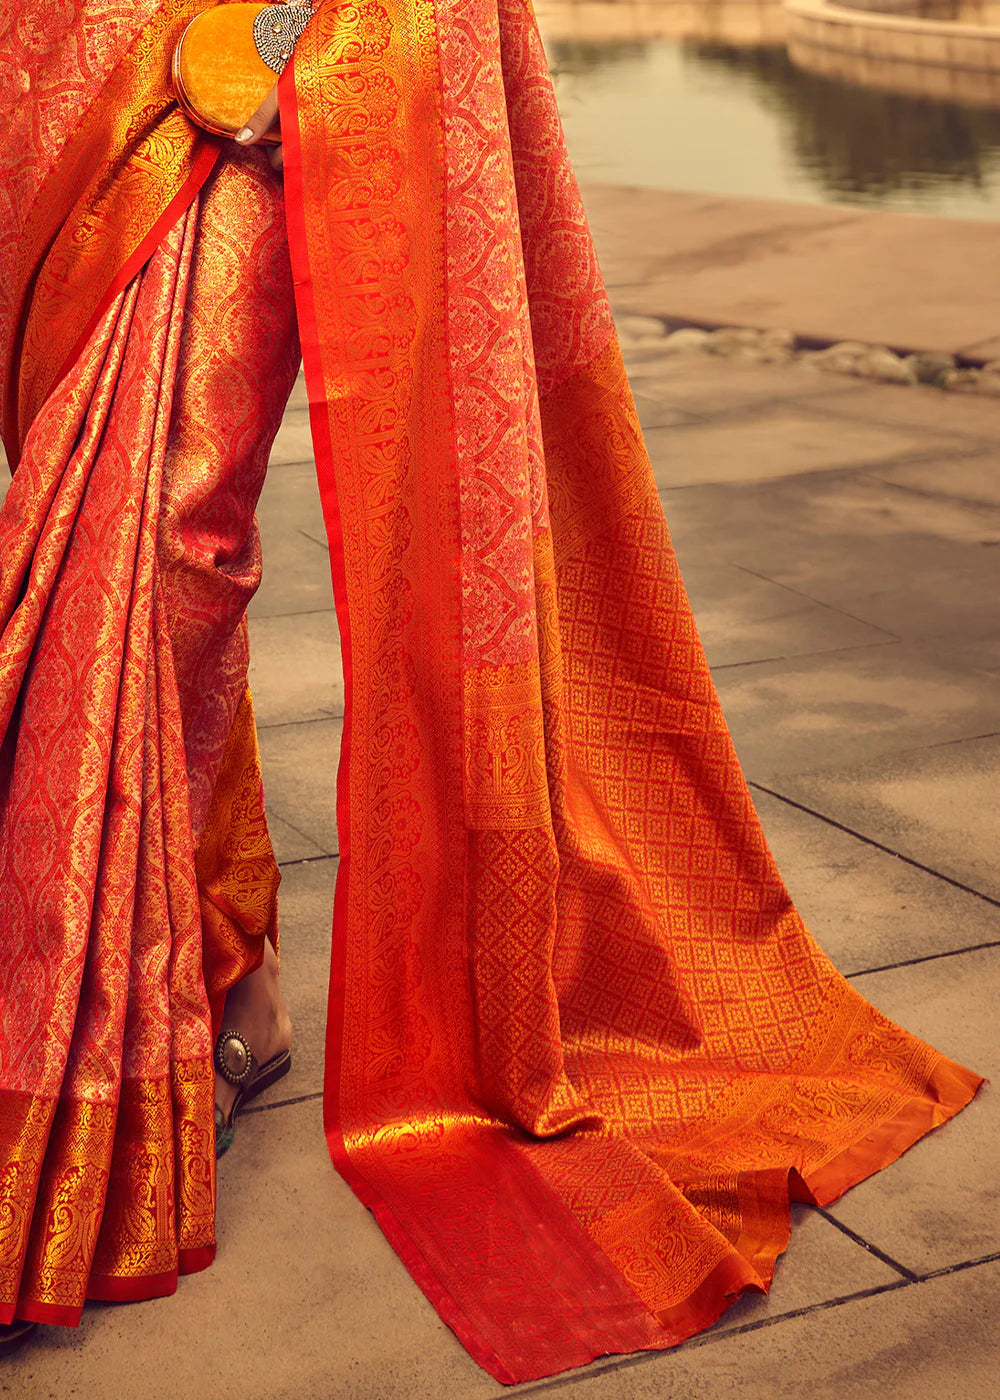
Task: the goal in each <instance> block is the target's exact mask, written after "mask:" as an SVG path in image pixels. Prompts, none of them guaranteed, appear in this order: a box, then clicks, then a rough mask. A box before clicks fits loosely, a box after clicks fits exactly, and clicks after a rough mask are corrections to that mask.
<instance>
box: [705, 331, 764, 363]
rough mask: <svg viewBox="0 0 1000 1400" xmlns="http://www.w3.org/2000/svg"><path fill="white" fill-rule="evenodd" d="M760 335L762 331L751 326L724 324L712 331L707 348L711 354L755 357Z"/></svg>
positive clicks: (737, 357) (735, 357)
mask: <svg viewBox="0 0 1000 1400" xmlns="http://www.w3.org/2000/svg"><path fill="white" fill-rule="evenodd" d="M760 337H761V332H760V331H757V330H753V329H752V327H749V326H723V327H722V328H721V329H720V330H717V331H713V332H712V334H711V336H710V337H709V343H708V346H707V347H706V348H707V349H708V352H709V354H711V355H727V356H730V357H732V358H734V359H742V358H746V359H755V358H756V352H757V348H758V346H759V344H760Z"/></svg>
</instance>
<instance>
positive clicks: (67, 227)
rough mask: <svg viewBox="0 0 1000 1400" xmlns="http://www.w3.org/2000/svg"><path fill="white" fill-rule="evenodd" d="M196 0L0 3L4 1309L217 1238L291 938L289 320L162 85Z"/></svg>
mask: <svg viewBox="0 0 1000 1400" xmlns="http://www.w3.org/2000/svg"><path fill="white" fill-rule="evenodd" d="M205 3H206V0H193V3H178V0H165V3H158V0H139V3H135V4H133V5H131V6H127V7H122V6H120V5H118V4H115V3H111V0H72V3H70V4H67V5H64V6H58V7H48V9H43V10H41V11H34V12H28V11H21V12H18V13H16V14H14V13H12V12H10V11H9V10H8V11H7V12H5V13H4V16H3V20H4V32H3V35H2V47H3V50H4V53H5V54H6V55H8V56H9V58H10V59H11V60H12V74H13V78H14V80H15V86H16V87H19V89H20V91H21V92H22V94H27V95H28V96H26V97H25V100H23V101H21V102H20V103H18V104H17V105H16V107H15V109H14V111H13V112H12V114H11V117H10V130H9V132H8V136H9V141H8V142H7V143H5V152H6V153H7V154H6V164H5V169H4V172H3V176H2V179H0V266H2V268H3V280H2V285H0V325H2V332H0V343H2V347H3V362H2V368H0V373H2V376H3V383H4V397H3V405H4V407H3V437H4V442H5V445H6V447H7V449H8V454H9V457H10V459H11V461H12V463H13V464H14V465H15V466H16V471H15V473H14V478H13V481H12V483H11V485H10V488H9V490H8V493H7V496H6V499H5V501H4V504H3V506H2V508H0V890H2V893H3V900H2V903H3V916H2V919H0V1321H3V1322H7V1321H10V1320H11V1318H12V1317H13V1316H14V1315H15V1314H16V1315H17V1316H19V1317H22V1318H27V1319H36V1320H39V1321H43V1322H49V1323H64V1324H68V1325H73V1324H75V1323H76V1322H77V1321H78V1319H79V1317H80V1313H81V1309H82V1307H83V1304H84V1300H85V1299H86V1298H88V1297H89V1298H100V1299H109V1300H123V1299H137V1298H148V1297H152V1296H156V1295H158V1294H163V1293H168V1292H170V1291H172V1290H173V1288H174V1287H175V1286H176V1280H177V1276H178V1274H179V1273H185V1272H190V1271H192V1270H195V1269H200V1268H204V1267H205V1266H206V1265H207V1264H208V1263H210V1262H211V1260H212V1257H213V1255H214V1251H215V1143H214V1121H213V1109H214V1071H213V1067H212V1058H211V1052H212V1036H213V1028H217V1026H218V1021H219V1017H220V1015H221V1010H222V1005H223V1002H224V998H225V992H226V989H227V987H228V986H229V985H231V984H232V982H233V981H235V980H236V979H237V978H239V977H241V976H243V975H244V974H245V973H246V972H247V971H249V970H250V969H251V968H253V967H254V966H255V964H256V963H257V962H259V960H260V958H261V956H262V953H263V940H264V938H265V937H270V938H272V940H276V937H277V925H276V906H275V897H276V891H277V884H278V871H277V866H276V864H275V861H274V856H273V852H272V851H271V847H270V843H269V841H268V839H267V827H266V821H265V818H264V810H263V794H262V787H261V776H260V763H259V757H258V754H257V744H256V732H255V726H254V721H253V711H252V704H251V701H250V698H249V693H248V691H247V657H248V652H247V629H246V618H245V613H246V607H247V604H248V602H249V599H250V597H251V596H252V594H253V591H254V589H255V588H256V586H257V583H258V581H259V576H260V549H259V539H258V535H257V529H256V524H255V521H254V505H255V502H256V499H257V496H258V494H259V491H260V487H261V484H262V482H263V475H264V469H265V466H266V462H267V457H268V452H269V449H270V444H271V441H272V439H273V437H274V433H275V431H276V430H277V426H278V423H279V421H280V416H281V412H282V409H283V407H284V403H285V400H286V399H287V396H288V392H289V390H290V387H291V383H292V379H293V377H294V374H295V372H296V368H297V363H298V348H297V342H296V337H295V330H294V319H293V308H292V292H291V280H290V268H289V266H288V257H287V245H286V240H285V234H284V220H283V214H282V206H281V198H280V190H279V187H278V184H277V181H276V180H275V178H274V176H273V173H272V172H271V171H270V169H269V168H268V166H267V162H266V160H264V159H262V158H261V157H260V156H259V155H257V156H253V157H251V156H249V155H246V156H243V157H240V158H239V159H238V160H237V159H235V158H230V157H227V156H225V155H223V154H222V148H221V146H220V145H218V144H217V143H213V142H209V141H206V140H204V139H203V138H202V137H201V136H200V134H199V133H197V132H196V131H195V129H194V128H193V127H191V126H190V124H189V123H188V122H187V121H186V120H185V119H183V118H180V117H179V115H178V113H177V110H176V104H175V103H174V101H173V99H172V97H171V93H170V86H169V59H170V54H171V52H172V49H173V45H174V43H175V41H176V38H177V35H178V33H179V29H180V27H181V26H182V25H183V24H184V23H185V22H186V20H187V19H188V18H190V16H191V15H192V14H194V13H195V12H196V11H197V10H198V9H200V8H204V4H205Z"/></svg>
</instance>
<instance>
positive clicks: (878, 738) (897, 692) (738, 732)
mask: <svg viewBox="0 0 1000 1400" xmlns="http://www.w3.org/2000/svg"><path fill="white" fill-rule="evenodd" d="M715 681H716V686H717V688H718V691H719V695H720V697H721V699H722V706H723V709H724V711H725V713H726V717H727V719H728V721H729V726H730V729H731V731H732V734H733V738H734V739H735V741H736V747H737V749H738V750H739V753H740V757H741V760H742V762H743V764H744V766H745V767H746V768H747V770H748V771H749V773H750V775H751V776H752V777H754V778H756V779H757V780H758V781H759V782H762V783H765V784H768V785H770V786H777V787H779V789H780V790H781V791H782V792H787V793H788V794H789V795H790V796H794V797H799V798H800V799H802V800H807V799H809V798H811V797H814V796H815V792H814V789H813V787H812V786H810V782H809V780H807V779H803V781H802V782H800V783H799V784H798V785H797V786H796V787H794V789H793V788H792V787H791V786H790V785H789V781H790V779H791V777H793V776H798V775H803V774H812V773H815V774H816V775H817V781H819V782H824V781H825V775H827V774H840V775H842V776H843V777H844V781H845V783H846V785H847V786H848V787H853V786H854V782H853V781H852V780H851V779H850V778H848V777H846V775H847V774H848V773H849V772H850V770H852V769H854V768H856V767H858V766H859V765H861V764H864V763H866V762H882V761H885V762H888V761H889V759H890V756H892V755H904V756H905V757H903V759H902V761H903V762H904V763H909V762H913V763H915V764H917V765H918V766H919V765H920V764H921V763H922V762H923V759H922V758H921V756H920V755H921V754H922V752H923V751H924V750H926V749H928V748H929V747H930V746H934V745H940V744H951V743H954V742H956V741H958V740H966V739H972V738H974V737H976V736H978V735H981V734H985V733H989V732H990V731H992V730H995V729H996V728H998V727H1000V726H998V710H997V704H998V699H1000V686H998V684H997V678H996V676H993V675H976V674H973V673H966V672H962V671H956V670H954V669H951V668H949V667H947V666H943V665H941V664H939V663H938V662H937V661H936V660H935V659H934V658H933V657H928V656H927V654H926V652H925V651H924V650H923V649H922V648H920V647H917V646H913V645H906V644H898V645H892V646H867V647H855V648H851V649H850V650H844V651H838V652H827V653H820V654H818V655H812V656H799V657H791V656H790V657H788V658H787V659H786V660H781V661H762V662H760V663H757V664H752V665H746V666H730V667H723V668H720V669H719V670H718V671H716V672H715ZM779 717H780V737H779V738H778V739H777V740H776V738H775V726H776V723H779ZM894 761H895V760H894ZM866 781H867V779H866ZM803 794H804V797H803ZM809 805H815V804H814V803H810V804H809ZM840 810H841V809H840V808H838V811H840ZM831 815H833V814H831ZM838 820H842V818H841V817H838ZM849 824H851V825H853V823H849Z"/></svg>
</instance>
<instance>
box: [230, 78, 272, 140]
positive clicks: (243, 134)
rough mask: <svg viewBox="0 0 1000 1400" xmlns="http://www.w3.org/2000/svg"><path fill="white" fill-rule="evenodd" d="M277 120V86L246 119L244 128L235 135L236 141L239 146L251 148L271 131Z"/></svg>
mask: <svg viewBox="0 0 1000 1400" xmlns="http://www.w3.org/2000/svg"><path fill="white" fill-rule="evenodd" d="M277 120H278V85H277V83H275V85H274V87H273V88H272V89H271V91H270V92H269V93H268V94H267V96H266V97H265V98H264V101H263V102H262V103H261V104H260V106H259V107H258V108H257V110H256V112H254V114H253V116H252V117H247V124H246V126H241V127H240V129H239V131H238V132H237V133H236V139H237V141H238V142H239V143H240V145H241V146H252V145H253V144H254V143H255V142H256V141H259V140H260V138H261V137H262V136H263V135H264V134H265V132H268V131H270V130H271V127H272V126H274V125H275V123H276V122H277Z"/></svg>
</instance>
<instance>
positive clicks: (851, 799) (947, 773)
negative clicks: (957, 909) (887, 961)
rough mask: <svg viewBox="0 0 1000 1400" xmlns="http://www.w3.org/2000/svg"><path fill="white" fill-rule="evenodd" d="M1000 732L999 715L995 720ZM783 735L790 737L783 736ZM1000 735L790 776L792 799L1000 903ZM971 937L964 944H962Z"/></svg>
mask: <svg viewBox="0 0 1000 1400" xmlns="http://www.w3.org/2000/svg"><path fill="white" fill-rule="evenodd" d="M991 718H992V721H993V727H994V729H995V728H996V724H997V719H996V714H995V713H994V714H993V715H992V716H991ZM782 738H783V739H784V738H785V736H784V734H783V736H782ZM998 773H1000V734H997V733H996V732H994V733H992V734H989V735H987V736H986V737H984V738H969V739H966V740H964V741H961V742H958V741H956V742H951V743H941V744H935V745H932V746H930V747H924V748H914V749H912V750H911V751H909V752H906V753H899V754H895V755H891V756H889V757H887V758H884V759H880V760H874V761H872V762H870V763H866V764H861V765H859V766H857V767H848V766H846V765H841V764H837V765H836V766H833V765H831V766H829V767H824V768H822V769H820V770H818V771H815V772H808V773H791V772H786V773H783V774H782V775H781V778H780V785H781V787H780V790H781V792H782V793H783V794H785V795H786V796H788V797H791V798H794V799H796V800H797V801H799V802H802V803H804V804H805V805H806V806H808V807H811V808H813V809H814V810H817V811H820V812H823V813H824V814H825V815H826V816H828V817H831V818H832V819H833V820H835V821H838V822H842V823H843V824H844V825H845V826H848V827H850V828H851V829H852V830H854V831H861V832H864V833H866V834H868V835H870V836H873V837H875V838H876V839H878V840H879V841H882V842H883V843H884V844H885V845H887V846H890V847H891V848H892V849H893V850H895V851H898V852H899V853H900V854H901V855H905V856H908V857H909V858H910V859H911V860H917V861H920V862H921V863H922V864H924V865H928V866H930V867H931V868H932V869H934V870H937V871H939V872H940V873H941V874H943V875H946V876H947V877H949V878H950V879H953V880H959V881H961V882H962V883H964V884H968V885H970V886H972V888H973V889H976V890H979V891H980V892H981V893H983V894H986V895H989V896H990V898H992V899H997V900H1000V863H998V861H997V851H998V850H1000V804H998V802H997V786H998V783H997V775H998ZM964 943H965V940H964V939H961V940H959V941H958V942H957V943H956V946H962V945H963V944H964Z"/></svg>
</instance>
